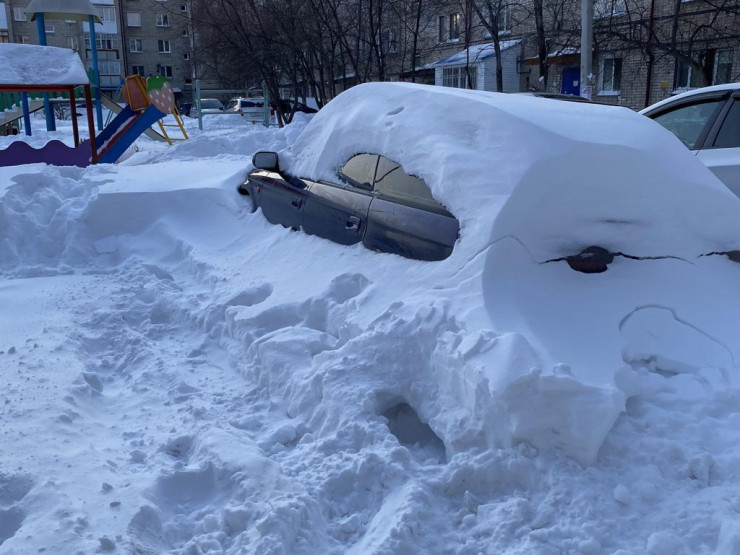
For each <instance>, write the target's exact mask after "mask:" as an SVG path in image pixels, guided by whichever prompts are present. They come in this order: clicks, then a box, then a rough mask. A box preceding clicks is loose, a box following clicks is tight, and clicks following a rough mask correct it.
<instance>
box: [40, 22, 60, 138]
mask: <svg viewBox="0 0 740 555" xmlns="http://www.w3.org/2000/svg"><path fill="white" fill-rule="evenodd" d="M36 29H37V30H38V33H39V44H40V45H41V46H46V22H45V21H44V14H43V13H41V12H37V13H36ZM44 114H46V130H47V131H56V130H57V126H56V122H55V121H54V111H53V110H52V109H51V102H49V93H44Z"/></svg>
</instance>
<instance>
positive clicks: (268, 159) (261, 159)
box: [252, 151, 280, 172]
mask: <svg viewBox="0 0 740 555" xmlns="http://www.w3.org/2000/svg"><path fill="white" fill-rule="evenodd" d="M252 165H253V166H254V167H255V168H257V169H258V170H267V171H269V172H276V171H278V170H279V169H280V166H279V165H278V155H277V152H265V151H261V152H257V153H255V155H254V156H252Z"/></svg>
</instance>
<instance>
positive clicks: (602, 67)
mask: <svg viewBox="0 0 740 555" xmlns="http://www.w3.org/2000/svg"><path fill="white" fill-rule="evenodd" d="M607 61H610V62H611V72H610V79H611V81H610V83H611V84H610V87H611V88H609V89H607V88H606V87H605V79H606V76H607V73H606V65H607ZM617 62H618V63H617ZM617 68H619V88H615V87H614V83H615V81H616V77H617ZM623 73H624V59H623V58H622V57H621V56H616V55H610V56H604V57H603V58H602V59H601V60H599V91H598V95H600V96H620V95H621V94H622V77H623Z"/></svg>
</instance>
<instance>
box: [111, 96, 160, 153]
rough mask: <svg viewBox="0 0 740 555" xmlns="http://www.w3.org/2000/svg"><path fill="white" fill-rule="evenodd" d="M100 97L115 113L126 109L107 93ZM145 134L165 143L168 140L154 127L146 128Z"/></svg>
mask: <svg viewBox="0 0 740 555" xmlns="http://www.w3.org/2000/svg"><path fill="white" fill-rule="evenodd" d="M100 98H101V99H102V101H103V106H105V107H106V108H108V109H109V110H110V111H111V112H113V113H114V114H120V113H121V111H122V110H124V108H123V107H121V105H120V104H118V103H117V102H116V101H115V100H113V99H112V98H111V97H110V96H108V95H106V94H102V95H100ZM144 134H145V135H146V136H147V137H149V138H150V139H154V140H155V141H162V142H165V143H166V142H167V139H166V138H165V136H164V135H162V134H161V133H158V132H156V131H155V130H154V129H152V128H148V129H146V130H145V131H144Z"/></svg>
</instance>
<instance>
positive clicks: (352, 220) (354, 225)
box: [344, 216, 360, 231]
mask: <svg viewBox="0 0 740 555" xmlns="http://www.w3.org/2000/svg"><path fill="white" fill-rule="evenodd" d="M344 229H346V230H347V231H360V218H358V217H357V216H350V217H349V218H347V222H346V223H345V224H344Z"/></svg>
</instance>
